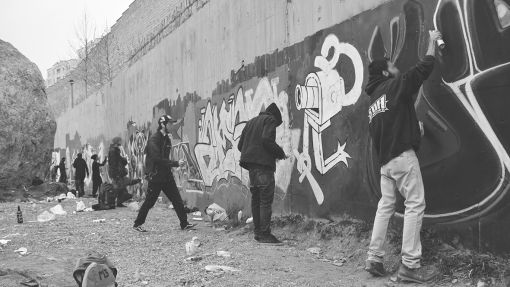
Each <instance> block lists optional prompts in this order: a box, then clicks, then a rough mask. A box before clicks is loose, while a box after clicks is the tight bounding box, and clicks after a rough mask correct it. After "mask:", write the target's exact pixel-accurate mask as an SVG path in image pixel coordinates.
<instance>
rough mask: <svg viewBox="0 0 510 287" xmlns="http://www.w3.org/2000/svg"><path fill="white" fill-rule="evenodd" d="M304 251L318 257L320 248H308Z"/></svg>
mask: <svg viewBox="0 0 510 287" xmlns="http://www.w3.org/2000/svg"><path fill="white" fill-rule="evenodd" d="M306 251H308V252H310V253H312V254H315V255H319V254H321V248H320V247H310V248H308V249H306Z"/></svg>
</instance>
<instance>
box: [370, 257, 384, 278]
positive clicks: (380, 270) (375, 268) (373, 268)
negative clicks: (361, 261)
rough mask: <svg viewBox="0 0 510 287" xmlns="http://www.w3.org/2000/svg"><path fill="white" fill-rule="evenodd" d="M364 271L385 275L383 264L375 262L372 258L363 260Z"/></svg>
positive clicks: (380, 275) (377, 275)
mask: <svg viewBox="0 0 510 287" xmlns="http://www.w3.org/2000/svg"><path fill="white" fill-rule="evenodd" d="M365 271H367V272H368V273H370V274H372V275H374V276H376V277H383V276H385V275H386V270H384V265H383V264H382V263H381V262H377V261H374V260H367V261H365Z"/></svg>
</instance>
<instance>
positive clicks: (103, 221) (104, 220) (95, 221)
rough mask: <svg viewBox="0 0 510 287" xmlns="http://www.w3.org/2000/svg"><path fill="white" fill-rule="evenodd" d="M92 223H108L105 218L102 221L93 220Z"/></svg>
mask: <svg viewBox="0 0 510 287" xmlns="http://www.w3.org/2000/svg"><path fill="white" fill-rule="evenodd" d="M92 222H94V223H105V222H106V219H104V218H101V219H94V220H92Z"/></svg>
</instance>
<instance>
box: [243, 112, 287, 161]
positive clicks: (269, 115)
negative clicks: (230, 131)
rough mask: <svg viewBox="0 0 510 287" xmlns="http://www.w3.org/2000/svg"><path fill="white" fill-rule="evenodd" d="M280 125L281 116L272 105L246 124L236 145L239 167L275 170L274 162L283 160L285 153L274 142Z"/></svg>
mask: <svg viewBox="0 0 510 287" xmlns="http://www.w3.org/2000/svg"><path fill="white" fill-rule="evenodd" d="M281 124H282V114H281V113H280V109H278V107H277V106H276V104H274V103H272V104H270V105H269V106H268V107H267V109H266V111H265V112H262V113H260V114H259V115H258V116H257V117H255V118H253V119H251V120H249V121H248V122H247V123H246V126H245V127H244V129H243V132H242V134H241V138H240V140H239V143H238V144H237V149H238V150H239V151H240V152H241V161H240V164H241V167H243V168H245V169H247V170H250V169H256V168H260V169H265V170H271V171H275V170H276V160H277V159H284V158H285V152H284V151H283V149H282V148H281V147H280V146H279V145H278V144H277V143H276V142H275V139H276V128H277V127H278V126H279V125H281Z"/></svg>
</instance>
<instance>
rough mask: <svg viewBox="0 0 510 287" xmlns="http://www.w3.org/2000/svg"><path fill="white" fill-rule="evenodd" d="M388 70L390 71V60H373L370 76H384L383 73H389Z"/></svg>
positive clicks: (369, 70)
mask: <svg viewBox="0 0 510 287" xmlns="http://www.w3.org/2000/svg"><path fill="white" fill-rule="evenodd" d="M387 70H388V59H386V58H382V59H376V60H373V61H372V62H371V63H370V64H369V65H368V74H369V75H370V76H379V75H382V72H383V71H387Z"/></svg>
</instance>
